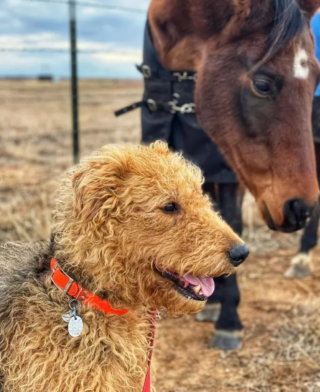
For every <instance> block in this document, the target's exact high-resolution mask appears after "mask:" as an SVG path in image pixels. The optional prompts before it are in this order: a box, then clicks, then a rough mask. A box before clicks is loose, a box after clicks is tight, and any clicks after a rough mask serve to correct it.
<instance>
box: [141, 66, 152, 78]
mask: <svg viewBox="0 0 320 392" xmlns="http://www.w3.org/2000/svg"><path fill="white" fill-rule="evenodd" d="M141 73H142V75H143V76H144V77H145V78H146V79H150V78H151V76H152V71H151V68H150V67H149V65H142V66H141Z"/></svg>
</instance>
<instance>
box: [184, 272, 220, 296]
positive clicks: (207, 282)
mask: <svg viewBox="0 0 320 392" xmlns="http://www.w3.org/2000/svg"><path fill="white" fill-rule="evenodd" d="M184 280H185V281H186V282H188V283H190V284H192V285H194V286H201V291H202V294H203V295H204V296H205V297H210V295H212V294H213V292H214V289H215V285H214V280H213V279H212V278H205V277H202V278H196V277H194V276H192V275H189V274H187V275H185V276H184Z"/></svg>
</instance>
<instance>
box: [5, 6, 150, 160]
mask: <svg viewBox="0 0 320 392" xmlns="http://www.w3.org/2000/svg"><path fill="white" fill-rule="evenodd" d="M18 2H20V3H21V4H24V3H25V4H27V3H29V4H31V3H42V4H48V6H49V5H53V4H60V5H65V6H66V7H68V8H69V39H70V43H69V45H70V46H69V48H68V47H65V44H63V45H61V43H53V45H52V46H51V47H50V44H47V45H44V46H42V45H41V46H40V45H39V43H37V42H33V43H32V45H30V44H29V45H28V44H24V45H12V44H11V45H10V46H9V45H8V46H7V45H6V43H4V44H2V45H0V52H1V53H8V54H10V53H21V54H28V53H34V54H46V53H48V54H52V55H54V54H66V55H70V70H71V71H70V80H71V91H70V92H69V94H68V93H67V92H66V93H64V94H52V95H48V94H47V95H45V96H44V95H41V94H36V95H26V94H25V93H23V94H21V91H20V89H17V90H16V91H14V89H13V90H12V91H10V96H1V97H0V103H1V104H4V103H10V104H17V105H18V104H37V103H40V102H42V103H49V102H66V101H68V100H71V102H72V124H73V126H72V139H73V157H74V163H77V162H78V161H79V155H80V151H79V100H80V103H82V102H90V104H100V103H101V101H102V100H106V99H107V98H108V93H107V92H106V93H105V94H102V93H101V92H99V94H97V93H95V92H89V91H86V92H85V93H84V94H81V97H79V93H78V55H91V54H92V55H95V54H105V55H111V56H123V57H126V56H128V57H130V56H133V55H135V54H136V51H134V50H110V47H105V46H106V45H107V44H108V43H107V42H106V43H105V45H101V44H98V43H97V46H98V47H96V48H92V49H90V48H88V44H87V43H82V42H78V40H77V13H76V10H77V8H78V7H88V8H92V9H104V10H108V11H110V12H115V11H116V12H120V13H126V14H132V15H133V14H140V15H141V16H142V15H144V16H146V15H147V10H146V9H140V8H135V7H127V6H121V5H116V4H112V3H110V2H107V1H104V2H101V1H83V0H18ZM5 10H6V11H7V12H8V13H9V14H10V12H11V11H12V12H13V13H16V9H15V10H10V9H5ZM66 23H67V21H66ZM38 45H39V46H38ZM59 46H63V47H59ZM81 46H82V48H81ZM83 46H84V47H83ZM86 46H87V47H86ZM95 46H96V45H95ZM41 76H42V77H43V78H44V80H45V79H46V78H48V79H50V77H51V75H50V72H48V73H45V72H42V73H40V74H39V78H40V77H41ZM93 76H94V75H93ZM13 78H14V77H13ZM16 79H19V75H17V76H16ZM21 79H23V78H21ZM80 98H81V99H80Z"/></svg>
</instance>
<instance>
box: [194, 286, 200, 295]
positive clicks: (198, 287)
mask: <svg viewBox="0 0 320 392" xmlns="http://www.w3.org/2000/svg"><path fill="white" fill-rule="evenodd" d="M193 291H194V292H195V293H196V294H199V293H200V291H201V286H194V287H193Z"/></svg>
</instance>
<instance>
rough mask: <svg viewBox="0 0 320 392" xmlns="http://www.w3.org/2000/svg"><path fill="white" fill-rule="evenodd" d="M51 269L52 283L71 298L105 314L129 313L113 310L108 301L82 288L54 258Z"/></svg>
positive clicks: (124, 310)
mask: <svg viewBox="0 0 320 392" xmlns="http://www.w3.org/2000/svg"><path fill="white" fill-rule="evenodd" d="M50 267H51V280H52V282H53V283H54V284H55V286H56V287H57V288H58V289H60V290H62V291H64V292H65V293H66V294H67V295H69V296H70V297H72V298H74V299H76V300H78V301H79V302H82V303H84V304H86V305H89V306H91V307H93V308H95V309H98V310H100V311H101V312H103V313H110V314H116V315H119V316H121V315H123V314H126V313H128V310H126V309H123V310H116V309H113V308H112V306H111V305H110V303H109V302H108V301H105V300H103V299H101V298H99V297H98V296H97V295H95V294H93V293H91V291H89V290H86V289H84V288H83V287H81V286H80V285H79V284H78V283H76V282H75V281H74V280H73V279H71V278H70V276H68V275H67V274H66V273H65V272H63V271H62V269H61V268H60V267H59V264H58V262H57V260H55V259H54V258H52V259H51V264H50Z"/></svg>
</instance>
